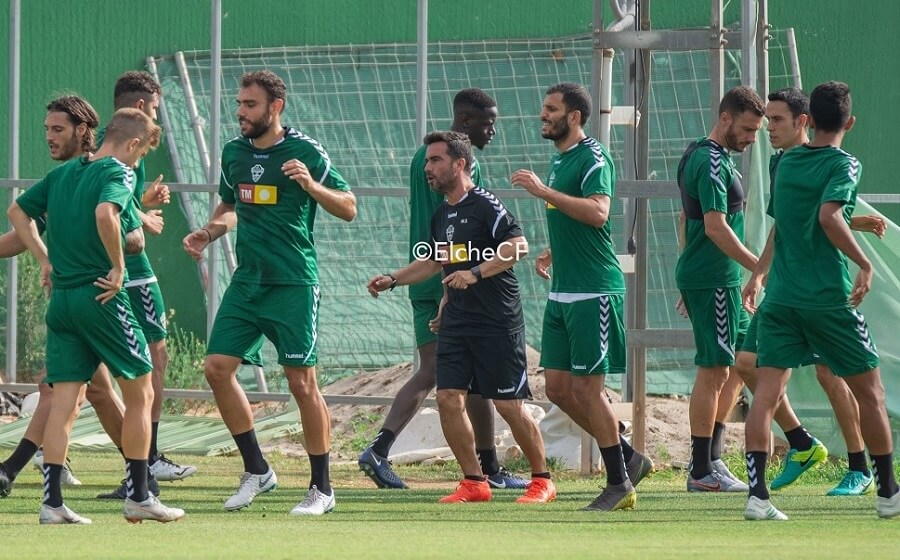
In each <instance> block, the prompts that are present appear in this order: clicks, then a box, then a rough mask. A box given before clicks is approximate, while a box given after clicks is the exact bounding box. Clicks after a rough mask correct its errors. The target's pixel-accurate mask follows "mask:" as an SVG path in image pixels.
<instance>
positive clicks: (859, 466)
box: [847, 451, 872, 476]
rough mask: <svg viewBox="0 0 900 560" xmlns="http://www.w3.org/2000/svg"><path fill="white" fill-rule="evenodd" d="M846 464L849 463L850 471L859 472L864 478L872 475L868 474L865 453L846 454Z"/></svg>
mask: <svg viewBox="0 0 900 560" xmlns="http://www.w3.org/2000/svg"><path fill="white" fill-rule="evenodd" d="M847 462H848V463H849V467H850V470H851V471H857V472H861V473H863V474H864V475H866V476H872V473H871V472H869V465H868V464H866V452H865V451H855V452H850V451H848V452H847Z"/></svg>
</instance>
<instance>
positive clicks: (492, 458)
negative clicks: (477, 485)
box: [475, 447, 500, 476]
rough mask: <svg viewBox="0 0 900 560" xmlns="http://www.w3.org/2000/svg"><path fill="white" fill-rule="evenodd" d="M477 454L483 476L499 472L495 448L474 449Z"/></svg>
mask: <svg viewBox="0 0 900 560" xmlns="http://www.w3.org/2000/svg"><path fill="white" fill-rule="evenodd" d="M475 453H477V454H478V462H479V463H481V472H483V473H484V475H485V476H493V475H495V474H497V473H498V472H500V461H498V460H497V448H496V447H491V448H490V449H476V450H475Z"/></svg>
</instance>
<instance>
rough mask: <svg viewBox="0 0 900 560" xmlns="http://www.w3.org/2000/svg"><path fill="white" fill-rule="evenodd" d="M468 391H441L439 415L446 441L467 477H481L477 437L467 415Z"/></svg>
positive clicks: (438, 394) (439, 394)
mask: <svg viewBox="0 0 900 560" xmlns="http://www.w3.org/2000/svg"><path fill="white" fill-rule="evenodd" d="M465 402H466V391H463V390H460V389H440V390H438V392H437V403H438V413H439V416H440V417H441V429H442V430H443V432H444V439H446V440H447V445H449V446H450V449H451V450H452V451H453V455H454V456H455V457H456V460H457V462H459V468H460V469H462V472H463V475H465V476H481V465H480V464H479V463H478V456H477V455H476V454H475V436H474V435H473V434H472V424H471V423H470V422H469V417H468V415H467V414H466V413H465V410H466V405H465Z"/></svg>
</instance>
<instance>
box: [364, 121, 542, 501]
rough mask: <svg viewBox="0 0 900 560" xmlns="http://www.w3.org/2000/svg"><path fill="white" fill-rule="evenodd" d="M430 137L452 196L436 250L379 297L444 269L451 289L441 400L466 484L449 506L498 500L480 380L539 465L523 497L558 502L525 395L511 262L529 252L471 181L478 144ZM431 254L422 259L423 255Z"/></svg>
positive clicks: (510, 221) (442, 184)
mask: <svg viewBox="0 0 900 560" xmlns="http://www.w3.org/2000/svg"><path fill="white" fill-rule="evenodd" d="M424 143H425V146H426V153H425V175H426V177H427V178H428V183H429V185H430V186H431V188H432V189H433V190H435V191H436V192H439V193H441V194H442V195H444V197H445V201H444V203H443V204H441V206H440V207H439V208H438V210H437V212H435V214H434V216H433V217H432V220H431V238H432V243H431V247H432V250H431V251H430V252H429V253H430V254H429V255H427V256H424V255H419V256H418V257H419V258H417V259H416V260H414V261H413V262H412V263H410V264H409V265H407V266H406V267H405V268H402V269H400V270H398V271H395V272H392V273H390V274H382V275H378V276H374V277H373V278H371V279H370V280H369V283H368V286H367V288H368V290H369V293H370V294H372V296H373V297H377V296H378V292H381V291H384V290H387V289H390V288H393V287H395V286H402V285H409V284H416V283H419V282H423V281H425V280H427V279H429V278H431V277H432V276H434V275H436V274H437V273H438V272H440V271H441V270H442V269H443V280H442V282H443V284H444V286H446V295H445V297H444V302H443V304H442V306H441V309H440V310H439V311H438V313H439V316H440V324H439V331H440V335H439V336H438V340H437V354H436V357H437V373H436V378H437V402H438V413H439V414H440V417H441V428H442V430H443V432H444V437H445V438H446V440H447V443H448V444H449V446H450V449H451V450H452V451H453V455H454V456H455V457H456V460H457V461H458V462H459V466H460V469H462V472H463V476H464V478H463V480H462V481H461V482H460V483H459V485H458V486H457V488H456V491H455V492H453V493H452V494H450V495H448V496H444V497H443V498H441V499H440V502H441V503H458V502H487V501H490V500H491V498H492V490H491V485H490V484H489V483H488V481H487V479H486V477H485V476H484V473H483V471H482V467H481V465H480V464H479V462H478V456H477V453H476V451H475V435H474V433H473V432H472V425H471V423H470V422H469V418H468V416H467V415H466V412H465V408H466V397H467V395H468V394H469V392H470V390H472V389H473V388H475V386H477V388H478V391H477V392H478V393H479V394H480V395H481V396H482V398H484V399H493V401H494V405H495V406H496V408H497V412H499V413H500V415H501V416H502V417H503V419H504V420H506V422H507V423H508V424H509V427H510V429H511V430H512V433H513V437H514V438H515V440H516V443H518V444H519V446H520V447H521V448H522V452H523V453H524V455H525V457H526V458H527V459H528V462H529V463H530V464H531V472H532V477H531V484H529V485H528V489H527V490H526V491H525V493H524V494H523V495H522V496H520V497H519V498H517V499H516V501H517V502H518V503H547V502H550V501H552V500H554V499H555V498H556V487H555V486H554V484H553V481H552V480H551V479H550V473H549V471H548V470H547V462H546V460H545V457H544V441H543V438H542V437H541V432H540V430H539V429H538V426H537V423H536V422H535V421H534V418H532V417H531V415H530V414H528V412H527V411H526V409H525V406H524V404H523V400H524V399H526V398H529V397H530V396H531V392H530V390H529V389H528V375H527V371H526V370H527V367H526V362H525V318H524V316H523V314H522V300H521V299H520V297H519V283H518V280H517V279H516V275H515V272H514V271H513V270H512V268H513V266H515V264H516V263H517V262H518V261H519V260H520V259H521V258H522V257H524V256H525V255H526V254H527V253H528V242H527V241H526V240H525V237H524V235H523V234H522V230H521V228H520V227H519V225H518V224H517V223H516V220H515V218H514V217H513V216H512V214H510V213H509V212H508V211H507V209H506V207H505V206H504V205H503V203H502V202H501V201H500V200H499V199H498V198H497V197H495V196H494V195H492V194H491V193H490V192H488V191H486V190H484V189H483V188H481V187H476V186H475V183H474V182H473V181H472V176H471V172H472V168H473V161H474V156H473V155H472V144H471V142H470V140H469V138H468V136H466V135H465V134H463V133H461V132H452V131H451V132H432V133H431V134H428V135H427V136H426V137H425V139H424ZM423 257H424V258H423Z"/></svg>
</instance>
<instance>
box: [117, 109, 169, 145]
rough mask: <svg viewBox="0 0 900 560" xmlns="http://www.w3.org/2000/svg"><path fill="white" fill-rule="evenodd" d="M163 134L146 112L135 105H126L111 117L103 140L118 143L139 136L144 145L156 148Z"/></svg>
mask: <svg viewBox="0 0 900 560" xmlns="http://www.w3.org/2000/svg"><path fill="white" fill-rule="evenodd" d="M161 134H162V129H161V128H160V127H159V125H157V124H156V123H155V122H153V119H151V118H150V117H149V116H148V115H147V114H146V113H144V112H143V111H141V110H140V109H135V108H134V107H124V108H122V109H119V110H118V111H116V112H115V113H113V116H112V118H111V119H109V123H108V124H107V125H106V131H105V133H104V136H103V141H104V143H106V142H110V143H111V144H115V145H117V144H121V143H122V142H126V141H128V140H131V139H132V138H139V139H140V140H141V144H142V145H148V144H149V146H150V147H151V148H155V147H157V146H158V145H159V139H160V136H161Z"/></svg>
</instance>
